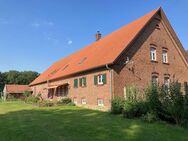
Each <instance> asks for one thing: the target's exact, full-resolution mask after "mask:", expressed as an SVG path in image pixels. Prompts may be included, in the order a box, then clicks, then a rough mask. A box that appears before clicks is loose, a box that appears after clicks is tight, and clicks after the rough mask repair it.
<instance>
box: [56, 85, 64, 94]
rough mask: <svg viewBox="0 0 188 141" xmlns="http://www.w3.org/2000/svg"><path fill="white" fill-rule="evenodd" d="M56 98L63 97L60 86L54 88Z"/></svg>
mask: <svg viewBox="0 0 188 141" xmlns="http://www.w3.org/2000/svg"><path fill="white" fill-rule="evenodd" d="M55 95H56V96H63V87H62V86H60V87H57V88H56V94H55Z"/></svg>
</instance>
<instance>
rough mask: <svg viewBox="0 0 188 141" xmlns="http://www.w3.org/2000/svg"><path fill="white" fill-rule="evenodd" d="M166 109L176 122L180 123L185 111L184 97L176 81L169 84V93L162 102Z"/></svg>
mask: <svg viewBox="0 0 188 141" xmlns="http://www.w3.org/2000/svg"><path fill="white" fill-rule="evenodd" d="M164 104H165V106H166V110H167V111H168V112H169V113H170V115H171V117H172V118H173V119H174V121H175V122H176V124H178V125H181V124H182V123H183V121H184V114H185V113H186V105H185V97H184V96H183V94H182V92H181V85H179V83H178V82H173V83H171V84H170V88H169V93H168V95H167V96H166V102H164Z"/></svg>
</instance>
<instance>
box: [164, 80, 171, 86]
mask: <svg viewBox="0 0 188 141" xmlns="http://www.w3.org/2000/svg"><path fill="white" fill-rule="evenodd" d="M164 85H165V86H166V87H168V88H169V87H170V78H169V77H164Z"/></svg>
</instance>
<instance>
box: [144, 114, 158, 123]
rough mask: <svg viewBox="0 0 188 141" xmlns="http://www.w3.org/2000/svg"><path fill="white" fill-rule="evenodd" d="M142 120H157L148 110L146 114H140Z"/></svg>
mask: <svg viewBox="0 0 188 141" xmlns="http://www.w3.org/2000/svg"><path fill="white" fill-rule="evenodd" d="M142 120H144V121H147V122H149V123H152V122H155V121H157V120H158V118H157V117H156V114H153V113H150V112H148V113H147V114H145V115H143V116H142Z"/></svg>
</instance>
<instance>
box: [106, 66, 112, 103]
mask: <svg viewBox="0 0 188 141" xmlns="http://www.w3.org/2000/svg"><path fill="white" fill-rule="evenodd" d="M106 68H107V69H108V70H109V72H110V100H112V99H113V98H114V95H113V94H112V69H111V68H110V67H109V66H108V64H106Z"/></svg>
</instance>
